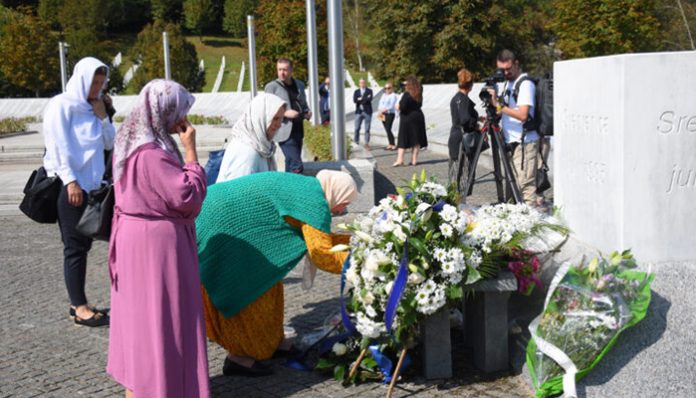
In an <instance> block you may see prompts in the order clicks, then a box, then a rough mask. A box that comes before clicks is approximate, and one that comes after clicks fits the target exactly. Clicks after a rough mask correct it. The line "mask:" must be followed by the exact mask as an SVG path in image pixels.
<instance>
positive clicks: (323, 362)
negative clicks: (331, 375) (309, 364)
mask: <svg viewBox="0 0 696 398" xmlns="http://www.w3.org/2000/svg"><path fill="white" fill-rule="evenodd" d="M335 365H336V364H335V363H334V362H333V361H330V360H328V359H326V358H321V359H320V360H319V362H317V365H316V366H315V367H314V369H328V368H330V367H332V366H335Z"/></svg>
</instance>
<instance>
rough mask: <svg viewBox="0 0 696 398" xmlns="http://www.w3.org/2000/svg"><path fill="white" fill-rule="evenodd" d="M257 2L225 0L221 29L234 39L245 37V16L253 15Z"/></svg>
mask: <svg viewBox="0 0 696 398" xmlns="http://www.w3.org/2000/svg"><path fill="white" fill-rule="evenodd" d="M258 4H259V0H225V17H224V19H223V20H222V29H223V30H224V31H225V32H227V33H229V34H231V35H232V36H234V37H246V29H247V22H246V19H247V15H253V14H254V10H255V9H256V6H257V5H258Z"/></svg>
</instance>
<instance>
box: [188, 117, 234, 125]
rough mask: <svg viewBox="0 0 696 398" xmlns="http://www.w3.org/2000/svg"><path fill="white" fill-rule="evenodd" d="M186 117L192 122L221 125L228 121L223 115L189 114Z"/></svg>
mask: <svg viewBox="0 0 696 398" xmlns="http://www.w3.org/2000/svg"><path fill="white" fill-rule="evenodd" d="M186 118H187V119H188V121H189V122H191V124H210V125H220V124H227V123H228V122H227V119H225V118H224V117H223V116H204V115H187V116H186Z"/></svg>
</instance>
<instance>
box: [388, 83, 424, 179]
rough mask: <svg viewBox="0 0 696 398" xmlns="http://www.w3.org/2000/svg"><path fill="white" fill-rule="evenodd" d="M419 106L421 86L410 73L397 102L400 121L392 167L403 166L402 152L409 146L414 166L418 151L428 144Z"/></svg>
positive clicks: (421, 98)
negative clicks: (394, 160)
mask: <svg viewBox="0 0 696 398" xmlns="http://www.w3.org/2000/svg"><path fill="white" fill-rule="evenodd" d="M421 106H423V86H421V84H420V82H418V79H417V78H416V77H415V76H413V75H411V76H409V77H408V78H407V79H406V91H405V92H404V94H403V95H402V96H401V100H400V101H399V104H398V109H399V112H400V113H401V122H400V123H399V138H398V142H397V148H398V150H397V155H396V162H394V164H393V165H392V166H394V167H398V166H403V164H404V153H405V152H406V149H409V148H410V149H411V165H412V166H415V165H416V164H418V151H420V149H421V148H425V147H426V146H428V137H427V136H426V134H425V116H423V111H421Z"/></svg>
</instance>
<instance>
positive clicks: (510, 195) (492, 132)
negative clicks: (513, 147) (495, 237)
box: [450, 105, 524, 203]
mask: <svg viewBox="0 0 696 398" xmlns="http://www.w3.org/2000/svg"><path fill="white" fill-rule="evenodd" d="M486 137H490V143H491V151H492V152H493V176H494V178H495V188H496V191H497V194H498V203H506V202H509V201H510V199H513V200H514V203H524V201H523V200H522V194H521V193H520V188H519V186H518V185H517V179H516V178H515V174H514V173H513V172H512V165H511V164H510V158H509V156H508V154H507V151H506V149H505V143H504V142H503V139H502V137H501V128H500V125H499V124H498V123H497V115H496V112H495V109H494V108H493V107H492V106H490V105H488V106H486V122H485V124H484V125H483V129H482V130H481V137H480V139H477V143H476V149H475V150H474V153H473V156H472V158H471V160H469V157H467V155H466V152H465V150H464V139H462V141H461V142H460V144H459V158H458V159H457V162H456V164H452V165H451V166H450V178H451V177H453V174H454V177H455V180H454V181H455V184H456V186H457V191H458V192H459V193H460V194H461V199H460V201H461V203H466V198H467V196H469V195H471V193H472V191H473V186H474V181H475V173H476V166H477V165H478V160H479V156H480V155H481V148H482V147H483V142H484V140H485V139H486ZM520 149H521V148H520ZM453 163H454V162H453ZM501 164H502V166H501ZM452 167H454V168H455V170H452ZM503 181H505V189H503Z"/></svg>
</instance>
